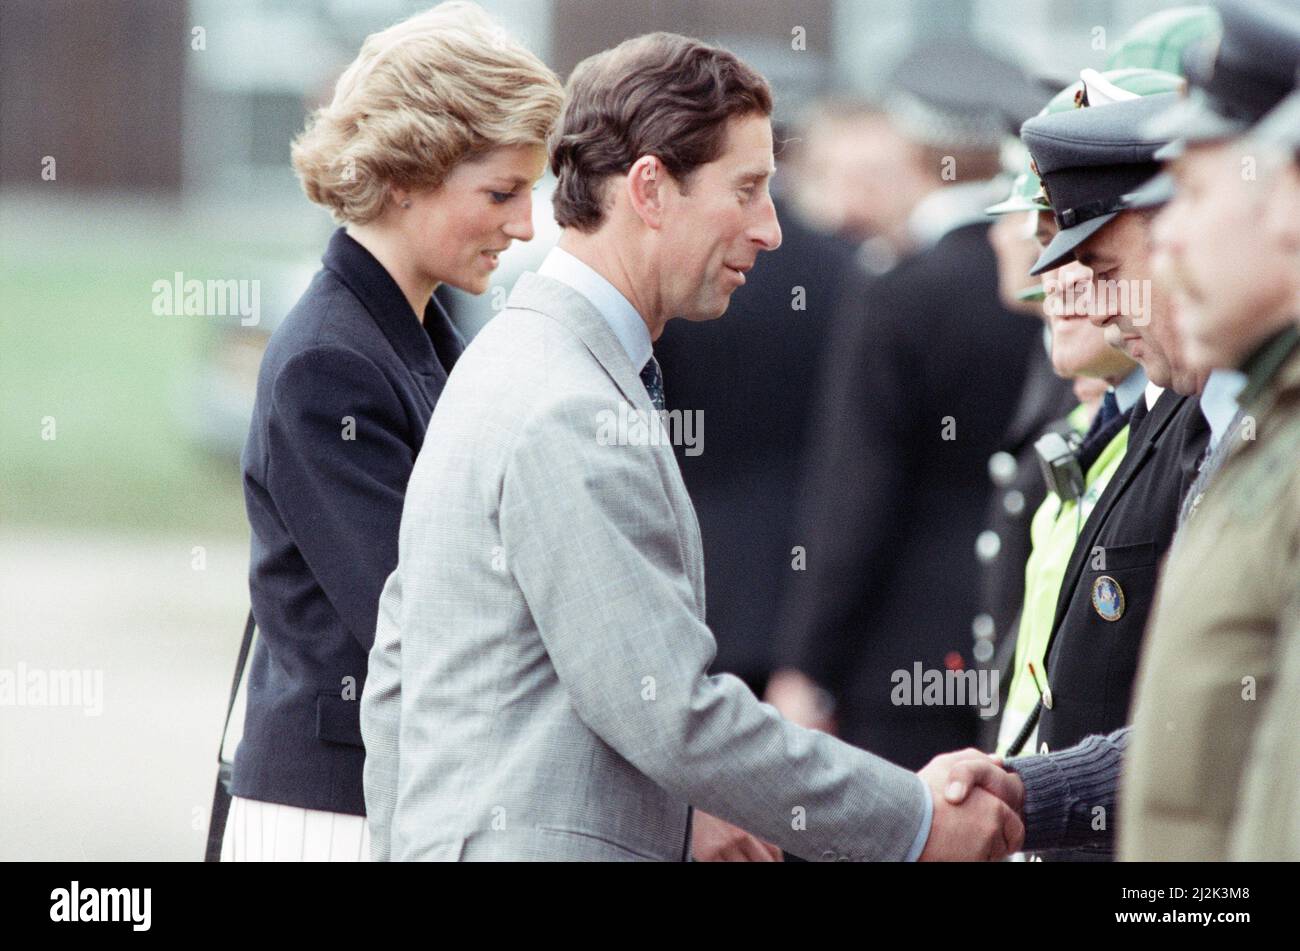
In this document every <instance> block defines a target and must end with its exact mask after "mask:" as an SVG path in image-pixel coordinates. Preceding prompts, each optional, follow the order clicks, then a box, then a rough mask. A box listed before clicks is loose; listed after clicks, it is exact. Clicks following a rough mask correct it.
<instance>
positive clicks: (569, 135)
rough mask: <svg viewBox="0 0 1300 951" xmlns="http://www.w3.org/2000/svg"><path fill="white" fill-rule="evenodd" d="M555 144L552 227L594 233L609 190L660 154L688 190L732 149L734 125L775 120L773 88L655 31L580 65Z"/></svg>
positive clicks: (717, 54) (712, 50)
mask: <svg viewBox="0 0 1300 951" xmlns="http://www.w3.org/2000/svg"><path fill="white" fill-rule="evenodd" d="M565 93H566V99H565V105H564V113H563V115H562V116H561V119H560V126H559V129H558V130H557V131H556V133H555V135H554V137H553V138H552V141H551V171H552V172H554V173H555V175H556V178H557V179H558V180H559V181H558V182H557V184H556V188H555V199H554V201H555V220H556V221H557V222H558V223H559V225H560V227H562V228H576V229H577V230H578V231H584V232H591V231H595V230H596V229H597V228H599V227H600V224H601V222H602V221H603V220H604V217H605V208H604V201H603V198H604V191H605V189H604V185H605V182H606V181H607V180H608V179H609V177H610V176H612V175H625V174H627V170H628V169H629V168H631V167H632V164H633V163H634V162H635V161H636V160H637V159H638V158H640V157H641V156H643V155H654V156H655V157H657V158H658V159H659V161H661V162H662V163H663V164H664V167H665V168H666V169H667V170H668V172H669V174H671V175H672V176H673V178H674V179H676V180H677V182H678V183H679V184H680V185H681V187H682V188H686V187H687V186H688V184H689V178H690V175H691V173H692V172H694V171H695V169H697V168H698V167H699V166H701V165H706V164H708V163H709V162H712V161H715V160H716V159H717V158H718V157H719V156H721V154H722V151H723V148H724V147H725V145H726V134H727V120H728V119H731V118H734V117H736V116H744V115H749V114H759V115H764V116H770V115H771V114H772V91H771V90H770V89H769V88H768V85H767V81H766V80H765V79H763V77H762V76H760V75H759V74H758V73H756V72H755V71H754V70H753V69H751V68H750V67H748V66H746V65H745V64H744V63H742V62H741V61H740V60H739V59H737V58H736V56H735V55H733V54H732V53H729V52H728V51H726V50H724V49H721V48H719V47H716V46H710V45H708V44H707V43H702V42H700V41H699V40H693V39H690V38H689V37H685V36H679V35H677V34H676V33H648V34H646V35H645V36H639V37H637V38H636V39H632V40H626V41H624V42H623V43H620V44H619V45H618V46H616V47H614V48H613V49H611V50H606V51H605V52H603V53H598V54H596V55H595V56H590V57H588V58H587V59H585V60H583V61H582V62H581V63H579V64H578V66H577V68H576V69H574V71H573V75H572V76H570V77H569V82H568V86H567V88H566V90H565Z"/></svg>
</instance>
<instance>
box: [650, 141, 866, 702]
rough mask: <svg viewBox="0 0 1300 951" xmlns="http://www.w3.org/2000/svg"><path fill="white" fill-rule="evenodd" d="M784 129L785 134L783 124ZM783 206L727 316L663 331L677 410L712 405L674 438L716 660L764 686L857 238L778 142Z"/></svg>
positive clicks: (776, 196)
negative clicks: (803, 477) (758, 263)
mask: <svg viewBox="0 0 1300 951" xmlns="http://www.w3.org/2000/svg"><path fill="white" fill-rule="evenodd" d="M776 137H777V139H778V140H780V139H783V138H785V136H783V135H781V134H780V132H779V131H778V132H777V134H776ZM777 170H778V171H777V174H776V176H774V178H773V196H772V200H773V204H774V205H775V207H776V211H777V216H778V218H779V220H780V222H781V231H782V239H781V246H780V247H779V248H777V249H776V250H773V251H769V252H768V253H766V254H765V255H764V256H763V266H762V267H758V268H755V269H754V270H753V271H752V272H750V273H749V274H748V275H746V283H745V284H744V285H743V286H741V287H740V288H738V289H737V290H736V292H735V293H734V294H732V297H731V306H730V308H729V309H728V317H727V319H726V320H712V321H705V322H697V321H684V320H673V321H669V323H668V324H667V326H666V327H665V328H664V332H663V335H662V336H661V337H660V338H659V339H658V340H657V341H656V342H655V347H654V352H655V357H656V359H657V360H658V361H659V365H660V367H661V368H662V370H663V374H664V377H665V379H668V380H671V381H672V386H671V387H668V388H667V390H666V401H667V406H668V409H669V410H670V411H672V410H681V411H682V412H684V413H696V414H699V415H698V418H699V419H700V421H701V423H702V428H701V430H700V436H701V437H702V438H701V439H700V441H699V445H698V446H697V447H692V446H689V445H686V444H685V443H683V442H679V443H677V444H676V445H675V446H674V452H675V453H676V455H677V462H678V464H679V465H680V466H681V471H682V479H683V481H684V482H685V483H686V489H687V491H688V492H689V494H690V496H691V502H692V503H693V504H694V505H695V514H696V516H697V517H698V518H699V522H700V534H701V536H702V541H703V545H704V570H705V577H706V578H708V579H709V600H708V613H707V617H706V621H707V622H708V625H709V628H710V629H711V630H712V631H713V634H714V637H715V638H716V639H717V642H718V655H717V658H716V660H715V662H714V665H713V667H712V670H713V671H715V672H726V673H731V674H735V675H736V676H738V677H740V679H742V680H743V681H745V683H746V684H748V685H749V687H750V689H751V690H753V691H754V692H755V693H756V694H758V695H759V696H762V694H763V690H764V689H765V687H766V684H767V679H768V676H769V675H770V673H771V669H772V655H773V649H774V645H775V642H776V630H775V628H774V622H775V619H776V618H775V615H776V611H777V608H778V601H779V597H780V591H781V586H782V583H783V581H784V579H785V573H786V572H787V571H789V570H790V559H791V549H792V548H793V547H794V545H795V543H796V540H795V538H794V534H793V524H792V518H793V512H792V506H791V504H790V500H791V498H792V497H793V496H794V494H795V492H796V491H797V488H798V478H799V474H800V473H801V472H802V469H803V465H804V462H805V450H806V446H807V434H808V417H809V416H810V415H811V413H812V410H813V406H812V399H813V397H814V396H815V387H816V380H817V373H818V370H819V368H820V366H821V364H822V362H823V360H824V354H825V350H826V347H827V345H828V343H829V342H830V332H829V323H830V319H831V316H832V312H833V310H834V308H835V307H836V306H837V305H838V304H839V302H840V299H841V297H842V294H843V289H844V286H845V284H846V281H847V279H848V277H849V274H850V271H851V270H852V269H854V268H856V267H857V265H856V263H855V260H854V245H853V244H852V243H850V242H849V241H846V240H844V239H843V238H841V237H838V236H835V235H829V234H824V233H822V232H821V231H818V230H816V229H814V228H813V227H811V226H809V225H808V224H807V223H806V222H805V221H804V220H803V219H802V217H801V215H800V214H799V213H798V212H796V211H794V210H792V208H791V202H790V201H789V199H788V197H787V196H788V195H790V194H791V193H792V192H794V191H798V190H800V189H801V188H804V187H811V186H815V185H816V184H817V183H816V182H809V181H807V180H806V176H807V175H808V174H809V173H810V172H811V169H810V168H809V167H808V166H807V165H805V164H802V163H800V162H795V163H794V164H793V166H791V165H789V164H787V163H786V162H785V161H784V158H783V155H782V152H781V151H780V150H778V152H777Z"/></svg>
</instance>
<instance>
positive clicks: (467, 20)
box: [222, 2, 562, 861]
mask: <svg viewBox="0 0 1300 951" xmlns="http://www.w3.org/2000/svg"><path fill="white" fill-rule="evenodd" d="M561 98H562V92H561V88H560V84H559V82H558V80H557V79H556V77H555V76H554V74H553V73H552V72H551V71H550V70H549V69H548V68H547V67H546V66H545V65H544V64H543V63H542V62H541V61H540V60H539V59H537V58H536V57H535V56H534V55H533V54H531V53H530V52H528V51H527V50H525V49H524V48H523V47H521V46H520V45H518V44H517V43H515V42H514V41H513V40H511V39H510V38H509V37H507V36H506V35H505V34H504V33H502V32H501V30H500V28H499V27H498V26H497V25H496V24H495V23H494V22H493V21H492V20H491V19H490V18H489V17H488V16H487V15H486V14H484V13H483V12H482V10H480V9H479V8H478V7H477V6H475V5H473V4H470V3H460V2H456V3H445V4H441V5H440V6H437V7H435V8H433V9H432V10H429V11H427V12H425V13H422V14H419V15H417V16H414V17H412V18H410V19H408V20H406V21H404V22H402V23H399V24H397V25H395V26H393V27H390V28H389V29H387V30H384V31H382V32H380V33H376V34H374V35H372V36H370V37H368V38H367V39H366V41H365V43H364V45H363V46H362V49H361V52H360V54H359V56H358V57H357V59H356V60H355V61H354V62H353V63H352V64H351V65H350V66H349V67H348V68H347V70H346V71H345V72H344V73H343V75H342V77H341V78H340V79H339V81H338V85H337V86H336V88H335V92H334V99H333V101H332V102H331V103H330V104H329V105H328V106H325V107H324V108H323V109H321V110H319V111H318V112H317V113H315V115H314V116H313V117H312V119H311V120H310V121H309V123H308V125H307V128H306V130H305V131H304V132H303V133H302V134H301V135H300V136H299V137H298V139H297V140H296V141H295V142H294V145H293V156H292V157H293V166H294V169H295V170H296V172H297V173H298V176H299V178H300V179H301V181H302V186H303V189H304V191H305V192H306V193H307V196H308V197H309V198H310V199H311V200H312V201H314V202H316V203H317V204H319V205H322V206H324V207H326V208H328V209H329V211H330V212H331V214H332V215H333V216H334V218H335V219H336V220H337V221H338V222H339V223H340V224H341V225H342V227H340V228H339V229H338V230H337V231H336V232H335V233H334V236H333V237H332V238H331V239H330V243H329V246H328V248H327V249H326V251H325V255H324V258H323V264H324V267H323V268H322V269H321V270H320V271H319V272H318V273H317V275H316V277H315V278H314V280H313V281H312V283H311V285H310V287H309V288H308V289H307V291H306V292H305V294H304V295H303V297H302V299H301V300H300V301H299V302H298V304H297V306H296V307H294V309H293V310H292V311H291V312H290V313H289V314H288V316H287V317H286V318H285V319H284V321H283V322H282V323H281V324H280V326H279V327H278V328H277V329H276V331H275V333H274V334H273V335H272V338H271V341H270V343H269V345H268V347H267V351H266V354H265V357H264V358H263V361H262V366H261V371H260V374H259V377H258V387H257V399H256V405H255V409H254V416H253V420H252V425H251V427H250V430H249V435H248V441H247V443H246V445H245V449H244V455H243V472H244V491H245V500H246V505H247V510H248V519H249V523H250V526H251V528H252V560H251V566H250V572H249V588H250V592H251V595H252V616H253V618H254V619H255V620H256V625H257V629H258V630H259V631H260V635H261V636H260V637H259V638H258V640H257V644H256V647H255V649H254V650H253V654H252V665H251V669H250V672H249V677H248V702H247V713H246V718H245V726H244V735H243V739H242V741H241V742H240V744H239V747H238V750H237V752H236V755H235V761H234V771H233V779H232V785H231V790H232V793H233V797H234V798H233V800H232V802H231V806H230V814H229V818H228V820H227V823H226V829H225V839H224V847H223V852H222V858H223V860H228V861H277V860H289V861H296V860H302V859H329V860H365V859H367V858H368V856H369V851H370V846H369V832H368V830H367V828H366V821H365V802H364V795H363V789H362V770H363V762H365V759H366V751H365V750H364V749H363V747H362V739H361V728H360V721H359V711H358V708H359V698H360V696H361V691H362V688H363V686H364V684H365V681H366V675H367V654H368V651H369V649H370V646H371V644H372V642H373V639H374V632H375V625H376V614H377V610H378V602H379V595H380V591H381V589H382V588H383V585H384V581H385V579H386V578H387V576H388V574H389V573H390V572H391V571H392V569H393V568H394V567H395V566H396V563H397V535H398V526H399V522H400V519H401V513H402V502H403V496H404V493H405V491H406V484H407V480H408V479H409V477H410V474H411V469H412V466H413V465H414V462H415V458H416V455H417V453H418V452H419V450H420V447H421V445H422V443H423V440H424V434H425V431H426V427H427V425H428V422H429V418H430V415H431V414H432V412H433V408H434V405H435V403H436V402H437V400H438V398H439V395H440V394H441V392H442V389H443V386H444V384H445V383H446V381H447V375H448V373H450V371H451V369H452V367H453V366H454V365H455V363H456V360H457V358H458V357H459V355H460V353H461V350H462V348H463V344H462V342H461V339H460V337H459V335H458V334H457V332H456V330H455V329H454V328H453V327H452V325H451V323H450V321H449V319H448V316H447V314H446V312H445V311H444V310H443V309H442V307H441V306H440V305H439V304H438V302H437V301H436V300H434V299H432V294H433V292H434V289H435V288H437V287H438V286H439V285H440V284H443V283H446V284H450V285H452V286H455V287H459V288H461V289H463V290H466V291H469V292H471V293H475V294H480V293H482V292H483V291H484V290H486V288H487V287H488V282H489V280H490V278H491V275H492V272H493V269H494V268H495V267H496V264H497V256H498V255H499V254H500V253H501V252H502V251H503V250H505V248H506V247H508V246H509V245H510V243H511V242H512V241H527V240H529V239H530V238H531V237H532V235H533V227H532V221H531V203H530V191H531V189H532V187H533V185H534V183H535V182H536V181H537V180H538V178H539V177H540V176H541V174H542V172H543V170H544V167H545V162H546V150H545V142H546V139H547V136H548V134H549V133H550V131H551V128H552V126H553V125H554V123H555V121H556V119H557V117H558V115H559V109H560V104H561ZM380 765H391V766H392V767H393V768H394V769H395V764H392V763H389V762H388V761H383V760H381V761H380Z"/></svg>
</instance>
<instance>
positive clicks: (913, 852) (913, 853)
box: [903, 776, 934, 862]
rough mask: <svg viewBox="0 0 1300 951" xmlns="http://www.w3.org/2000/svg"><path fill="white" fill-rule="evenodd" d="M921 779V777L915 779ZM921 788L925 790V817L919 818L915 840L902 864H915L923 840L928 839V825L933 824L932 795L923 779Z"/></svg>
mask: <svg viewBox="0 0 1300 951" xmlns="http://www.w3.org/2000/svg"><path fill="white" fill-rule="evenodd" d="M917 779H921V777H919V776H918V777H917ZM921 788H922V789H924V790H925V815H923V816H922V817H921V828H920V829H919V830H918V831H917V833H916V840H915V841H914V842H913V843H912V848H911V849H910V850H908V853H907V858H905V859H903V861H904V862H915V861H916V860H917V859H919V858H920V857H921V853H922V852H923V851H925V840H926V839H928V838H930V824H931V823H932V822H934V795H933V794H932V793H931V792H930V786H929V784H928V783H926V781H925V780H924V779H921Z"/></svg>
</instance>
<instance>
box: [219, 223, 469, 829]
mask: <svg viewBox="0 0 1300 951" xmlns="http://www.w3.org/2000/svg"><path fill="white" fill-rule="evenodd" d="M322 263H323V264H324V267H323V268H322V269H321V270H320V271H319V272H317V274H316V276H315V277H314V278H313V279H312V282H311V285H310V286H309V287H308V288H307V291H306V292H305V293H304V294H303V296H302V299H301V300H299V301H298V303H297V304H296V305H295V306H294V308H293V310H292V311H290V312H289V314H288V316H286V317H285V319H284V322H283V323H282V324H281V325H280V326H279V327H277V328H276V330H275V333H274V334H272V335H271V340H270V343H269V344H268V346H267V350H266V354H265V356H264V357H263V358H262V366H261V370H260V372H259V374H258V380H257V400H256V403H255V405H254V409H253V420H252V425H251V426H250V427H249V432H248V441H247V443H246V444H245V446H244V454H243V463H242V464H243V474H244V501H245V505H246V507H247V510H248V521H249V524H250V526H251V528H252V559H251V565H250V569H249V590H250V593H251V596H252V603H253V616H254V618H255V619H256V621H257V627H258V634H259V638H258V642H257V646H256V647H255V648H254V650H253V654H252V659H251V663H250V666H249V673H248V706H247V713H246V716H245V724H244V736H243V739H242V741H241V742H240V744H239V748H238V750H237V751H236V753H235V762H234V773H233V777H232V785H231V789H232V792H233V793H234V795H236V796H244V797H247V798H250V799H260V800H263V801H266V802H278V803H285V804H287V805H294V806H302V807H305V808H308V809H324V810H329V811H332V812H344V813H351V814H353V815H364V814H365V798H364V795H363V793H362V784H361V770H362V765H363V763H364V761H365V749H364V748H363V746H362V744H361V724H360V717H359V712H358V711H359V705H360V702H361V691H362V688H363V687H364V686H365V680H366V662H367V657H368V655H369V652H370V645H371V643H372V642H373V641H374V636H375V621H376V615H377V613H378V607H379V595H380V592H381V591H382V589H383V586H384V582H385V580H386V579H387V578H388V575H389V573H390V572H391V571H392V570H393V568H395V567H396V565H397V533H398V527H399V525H400V522H401V517H402V499H403V497H404V495H405V493H406V483H407V480H408V479H409V478H410V475H411V468H412V467H413V466H414V464H415V457H416V454H417V453H419V451H420V446H421V445H422V443H423V442H424V433H425V430H426V429H427V427H428V423H429V417H430V416H432V415H433V407H434V404H435V403H436V402H437V400H438V397H439V395H440V394H441V393H442V388H443V386H444V384H445V383H446V381H447V374H448V373H449V372H450V371H451V368H452V366H453V365H454V364H455V362H456V359H457V357H459V356H460V353H461V351H462V350H463V349H464V343H463V341H462V340H461V338H460V336H459V335H458V334H457V333H456V330H455V328H454V327H453V326H452V324H451V321H450V320H449V319H448V317H447V314H446V312H445V311H444V310H443V309H442V307H441V306H440V305H439V304H438V302H437V301H436V300H432V299H431V300H430V301H429V304H428V306H427V307H426V308H425V314H424V324H423V325H421V324H420V323H419V322H418V321H417V320H416V319H415V315H414V314H413V313H412V312H411V307H410V304H408V303H407V301H406V298H405V297H403V296H402V292H401V290H400V289H399V288H398V286H397V283H396V282H395V281H394V280H393V279H392V278H391V277H390V276H389V274H388V272H387V271H386V270H385V269H384V267H383V265H381V264H380V263H379V262H378V261H377V260H376V259H375V258H374V256H373V255H371V254H370V252H369V251H367V250H366V249H365V248H363V247H362V246H361V245H360V244H358V243H357V242H356V241H355V240H353V239H352V238H351V237H349V236H348V235H347V234H346V233H345V232H344V231H343V229H339V230H338V231H336V232H335V233H334V236H333V237H332V238H331V239H330V243H329V248H328V249H327V250H326V252H325V256H324V258H323V259H322Z"/></svg>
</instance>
